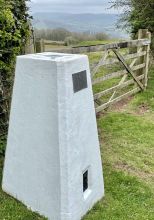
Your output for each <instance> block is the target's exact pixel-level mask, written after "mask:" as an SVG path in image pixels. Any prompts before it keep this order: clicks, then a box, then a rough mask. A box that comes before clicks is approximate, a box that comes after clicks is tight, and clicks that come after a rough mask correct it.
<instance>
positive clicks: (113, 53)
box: [40, 29, 151, 113]
mask: <svg viewBox="0 0 154 220" xmlns="http://www.w3.org/2000/svg"><path fill="white" fill-rule="evenodd" d="M150 44H151V33H150V32H149V31H148V30H147V29H144V30H139V33H138V39H137V40H131V41H126V42H120V43H111V44H104V45H103V44H100V45H94V46H82V47H72V48H63V49H53V50H52V51H54V52H61V53H73V54H77V53H82V54H88V55H89V57H91V56H94V57H95V56H99V59H98V60H97V62H94V63H93V64H92V65H91V77H92V84H93V87H94V101H95V104H96V113H98V112H100V111H102V110H104V109H106V108H108V107H109V106H110V105H112V104H115V103H117V102H119V101H120V100H122V99H125V98H127V97H129V96H132V95H133V94H135V93H137V92H139V91H144V90H145V89H146V87H147V82H148V70H149V61H150V59H149V56H150ZM43 48H45V46H44V47H43ZM40 52H43V51H40ZM92 53H93V55H92ZM115 65H116V66H115ZM112 67H113V68H112ZM120 67H121V68H120ZM102 68H106V72H105V73H104V71H103V69H102ZM107 68H108V69H107ZM109 69H110V70H112V69H117V71H114V72H111V73H108V72H109V71H108V70H109ZM115 79H116V80H115ZM109 81H112V83H109ZM98 88H99V89H98ZM103 98H104V99H103Z"/></svg>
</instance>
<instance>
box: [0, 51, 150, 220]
mask: <svg viewBox="0 0 154 220" xmlns="http://www.w3.org/2000/svg"><path fill="white" fill-rule="evenodd" d="M98 58H99V54H95V55H93V56H92V57H90V61H91V62H95V61H97V60H98ZM100 74H101V73H100ZM103 74H104V73H103ZM94 90H96V92H97V91H98V90H99V88H96V87H95V88H94ZM97 122H98V130H99V139H100V143H101V153H102V159H103V169H104V178H105V198H103V199H102V200H101V201H100V202H99V203H97V204H96V205H95V207H94V208H93V209H92V210H91V211H90V212H89V213H88V214H87V215H86V216H85V217H84V218H83V220H103V219H104V220H154V68H151V70H150V79H149V84H148V89H147V91H146V92H144V93H139V94H137V95H136V96H135V97H132V98H129V99H127V100H125V101H123V102H120V103H118V104H116V105H114V106H113V107H112V108H110V109H109V110H108V111H106V112H105V113H102V114H100V115H99V117H98V118H97ZM2 144H3V142H0V145H2ZM1 148H2V147H0V155H1ZM3 161H4V158H3V156H2V155H1V156H0V180H1V179H2V169H3ZM43 219H45V218H43V217H40V216H39V215H37V214H35V213H32V212H31V211H29V210H27V209H26V207H25V206H24V205H22V204H21V203H19V202H17V201H16V200H15V199H13V198H11V197H10V196H8V195H6V194H5V193H4V192H2V190H0V220H43Z"/></svg>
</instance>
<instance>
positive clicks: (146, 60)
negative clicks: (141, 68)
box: [144, 32, 151, 88]
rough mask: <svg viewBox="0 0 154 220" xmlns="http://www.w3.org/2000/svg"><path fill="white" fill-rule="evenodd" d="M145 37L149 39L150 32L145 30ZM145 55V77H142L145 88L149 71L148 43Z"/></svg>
mask: <svg viewBox="0 0 154 220" xmlns="http://www.w3.org/2000/svg"><path fill="white" fill-rule="evenodd" d="M147 38H148V39H149V40H150V41H151V32H147ZM146 52H147V54H146V57H145V63H146V66H145V79H144V83H145V88H146V87H147V85H148V72H149V64H150V44H148V46H146Z"/></svg>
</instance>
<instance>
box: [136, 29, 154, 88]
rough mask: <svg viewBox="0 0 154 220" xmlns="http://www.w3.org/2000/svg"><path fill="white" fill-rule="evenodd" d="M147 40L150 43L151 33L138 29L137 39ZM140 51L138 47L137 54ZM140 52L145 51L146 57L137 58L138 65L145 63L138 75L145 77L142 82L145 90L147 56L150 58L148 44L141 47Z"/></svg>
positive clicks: (147, 67)
mask: <svg viewBox="0 0 154 220" xmlns="http://www.w3.org/2000/svg"><path fill="white" fill-rule="evenodd" d="M145 38H147V39H149V40H150V41H151V33H150V32H149V31H148V29H140V30H139V31H138V39H139V40H140V39H145ZM140 49H141V47H138V48H137V52H138V51H139V50H140ZM142 50H143V51H146V55H145V56H142V57H140V58H139V64H142V63H145V64H146V65H145V68H143V69H142V70H140V72H139V73H140V74H144V75H145V77H144V80H143V84H144V87H145V89H146V87H147V82H148V70H149V61H150V59H149V56H150V44H148V45H147V46H144V47H142ZM141 71H142V73H141Z"/></svg>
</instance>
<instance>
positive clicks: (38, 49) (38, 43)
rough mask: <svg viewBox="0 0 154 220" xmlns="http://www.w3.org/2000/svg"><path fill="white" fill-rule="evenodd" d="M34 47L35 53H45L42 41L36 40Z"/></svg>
mask: <svg viewBox="0 0 154 220" xmlns="http://www.w3.org/2000/svg"><path fill="white" fill-rule="evenodd" d="M35 47H36V53H42V52H45V43H44V40H43V39H41V40H36V43H35Z"/></svg>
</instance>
